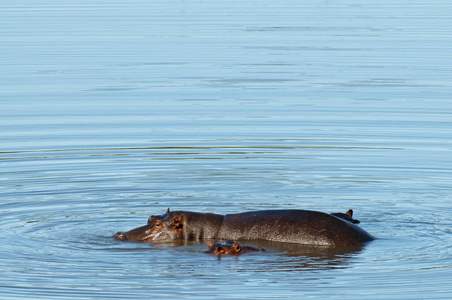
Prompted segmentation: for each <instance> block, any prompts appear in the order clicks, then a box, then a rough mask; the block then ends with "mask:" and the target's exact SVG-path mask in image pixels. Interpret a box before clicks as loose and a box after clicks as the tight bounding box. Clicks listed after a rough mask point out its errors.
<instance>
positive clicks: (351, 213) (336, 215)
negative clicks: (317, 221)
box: [332, 209, 360, 224]
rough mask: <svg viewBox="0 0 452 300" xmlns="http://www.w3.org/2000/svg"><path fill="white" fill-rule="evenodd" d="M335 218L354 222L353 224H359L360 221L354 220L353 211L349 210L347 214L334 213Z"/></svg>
mask: <svg viewBox="0 0 452 300" xmlns="http://www.w3.org/2000/svg"><path fill="white" fill-rule="evenodd" d="M332 215H333V216H335V217H338V218H341V219H344V220H346V221H349V222H352V223H353V224H359V223H360V222H359V220H356V219H353V218H352V217H353V210H352V209H349V210H348V211H347V212H346V213H345V214H344V213H332Z"/></svg>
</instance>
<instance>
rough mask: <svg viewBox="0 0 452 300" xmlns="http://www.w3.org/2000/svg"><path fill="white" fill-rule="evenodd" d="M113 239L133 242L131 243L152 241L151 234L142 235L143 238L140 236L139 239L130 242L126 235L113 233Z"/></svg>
mask: <svg viewBox="0 0 452 300" xmlns="http://www.w3.org/2000/svg"><path fill="white" fill-rule="evenodd" d="M113 237H114V238H115V239H117V240H120V241H133V242H147V241H152V240H153V234H152V233H150V234H147V235H144V236H142V237H140V238H134V239H132V240H130V239H129V238H128V237H127V234H126V233H123V232H117V233H115V235H114V236H113Z"/></svg>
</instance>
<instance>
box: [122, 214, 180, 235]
mask: <svg viewBox="0 0 452 300" xmlns="http://www.w3.org/2000/svg"><path fill="white" fill-rule="evenodd" d="M181 236H182V221H181V219H180V217H179V216H177V215H174V214H172V213H170V211H169V209H168V211H167V212H166V214H164V215H161V216H151V217H149V219H148V224H147V225H144V226H141V227H138V228H135V229H132V230H130V231H127V232H118V233H116V234H115V235H114V237H115V238H116V239H118V240H121V241H130V242H152V241H173V240H178V239H180V238H181Z"/></svg>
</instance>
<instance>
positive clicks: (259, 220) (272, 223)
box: [115, 209, 374, 247]
mask: <svg viewBox="0 0 452 300" xmlns="http://www.w3.org/2000/svg"><path fill="white" fill-rule="evenodd" d="M115 238H117V239H118V240H123V241H133V242H152V241H177V240H185V241H203V240H206V239H213V240H242V241H243V240H264V241H271V242H284V243H297V244H305V245H314V246H329V247H347V246H353V245H357V244H360V243H364V242H367V241H371V240H373V239H374V238H373V237H372V236H371V235H370V234H369V233H367V232H366V231H364V230H363V229H361V228H360V227H358V226H357V225H355V224H353V223H352V222H350V221H347V220H344V219H343V218H341V217H336V216H333V215H330V214H326V213H323V212H317V211H310V210H295V209H291V210H262V211H251V212H244V213H238V214H228V215H224V216H223V215H218V214H208V213H196V212H186V211H174V212H170V211H169V209H168V211H167V212H166V213H165V214H163V215H160V216H151V217H149V220H148V224H147V225H144V226H141V227H138V228H135V229H132V230H130V231H128V232H118V233H116V234H115Z"/></svg>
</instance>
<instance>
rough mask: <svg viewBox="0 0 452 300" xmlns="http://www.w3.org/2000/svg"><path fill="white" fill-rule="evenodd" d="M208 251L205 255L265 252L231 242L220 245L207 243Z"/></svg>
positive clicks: (262, 249)
mask: <svg viewBox="0 0 452 300" xmlns="http://www.w3.org/2000/svg"><path fill="white" fill-rule="evenodd" d="M207 247H208V248H209V250H207V251H206V253H211V254H215V255H239V254H243V253H250V252H256V251H265V249H264V248H260V247H259V248H254V247H250V246H241V245H240V244H239V243H234V242H233V241H226V242H222V243H215V244H212V243H207Z"/></svg>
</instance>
